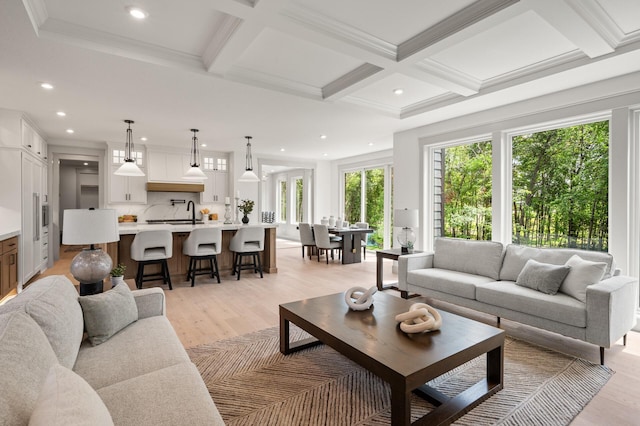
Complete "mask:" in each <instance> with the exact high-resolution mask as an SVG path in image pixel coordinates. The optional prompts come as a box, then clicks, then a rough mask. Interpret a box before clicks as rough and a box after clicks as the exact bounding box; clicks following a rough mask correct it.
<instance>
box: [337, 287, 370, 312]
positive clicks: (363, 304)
mask: <svg viewBox="0 0 640 426" xmlns="http://www.w3.org/2000/svg"><path fill="white" fill-rule="evenodd" d="M376 291H378V288H377V287H376V286H373V287H371V288H370V289H369V290H367V289H366V288H364V287H351V288H350V289H349V290H347V291H345V292H344V301H345V302H347V305H348V306H349V308H350V309H353V310H354V311H364V310H365V309H369V308H370V307H371V305H372V304H373V295H374V294H375V292H376Z"/></svg>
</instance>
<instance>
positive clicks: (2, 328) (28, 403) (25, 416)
mask: <svg viewBox="0 0 640 426" xmlns="http://www.w3.org/2000/svg"><path fill="white" fill-rule="evenodd" d="M56 364H58V358H57V357H56V354H55V352H54V351H53V349H52V348H51V344H50V343H49V340H48V339H47V336H45V334H44V332H43V331H42V329H41V328H40V326H39V325H38V324H37V323H36V321H35V320H34V319H33V318H31V317H30V316H29V315H27V314H26V313H25V312H23V311H14V312H10V313H6V314H3V315H0V365H2V373H1V374H0V423H1V424H3V425H26V424H27V423H28V422H29V417H30V416H31V412H32V411H33V409H34V407H35V406H36V401H37V400H38V394H39V393H40V389H41V388H42V386H43V384H44V382H45V379H46V378H47V375H48V374H49V370H50V369H51V367H52V366H53V365H56Z"/></svg>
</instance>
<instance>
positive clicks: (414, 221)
mask: <svg viewBox="0 0 640 426" xmlns="http://www.w3.org/2000/svg"><path fill="white" fill-rule="evenodd" d="M393 222H394V226H398V227H401V228H402V231H400V233H399V234H398V242H399V243H400V246H401V248H402V249H401V252H402V253H409V250H411V251H413V244H414V243H415V242H416V234H415V233H414V232H413V229H412V228H416V227H417V226H418V210H417V209H402V210H396V211H395V212H394V213H393Z"/></svg>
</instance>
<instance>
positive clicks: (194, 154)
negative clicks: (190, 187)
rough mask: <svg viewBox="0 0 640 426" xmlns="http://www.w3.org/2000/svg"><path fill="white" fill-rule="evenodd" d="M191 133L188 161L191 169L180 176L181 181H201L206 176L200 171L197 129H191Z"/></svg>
mask: <svg viewBox="0 0 640 426" xmlns="http://www.w3.org/2000/svg"><path fill="white" fill-rule="evenodd" d="M191 131H192V132H193V138H192V139H191V141H192V145H191V157H190V159H189V165H190V166H191V168H190V169H189V170H187V173H185V174H184V176H182V179H184V180H197V181H202V180H205V179H207V175H206V174H205V173H204V172H203V171H202V170H201V169H200V151H199V149H198V137H197V136H196V133H198V129H191Z"/></svg>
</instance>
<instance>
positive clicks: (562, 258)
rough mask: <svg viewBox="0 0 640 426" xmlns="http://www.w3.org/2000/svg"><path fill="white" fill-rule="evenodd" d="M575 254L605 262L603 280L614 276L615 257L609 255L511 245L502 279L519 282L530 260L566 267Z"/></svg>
mask: <svg viewBox="0 0 640 426" xmlns="http://www.w3.org/2000/svg"><path fill="white" fill-rule="evenodd" d="M574 254H577V255H578V256H580V257H581V258H583V259H585V260H590V261H592V262H605V263H606V264H607V268H606V270H605V273H604V277H603V279H606V278H610V277H611V276H612V270H613V267H614V266H613V256H611V255H610V254H609V253H604V252H599V251H587V250H576V249H555V248H536V247H526V246H519V245H517V244H509V245H507V248H506V250H505V254H504V261H503V263H502V269H501V270H500V279H501V280H504V281H515V280H517V279H518V275H519V274H520V272H521V271H522V268H524V265H525V264H526V263H527V260H529V259H533V260H537V261H538V262H542V263H551V264H553V265H564V264H565V263H566V262H567V260H569V259H570V258H571V256H573V255H574Z"/></svg>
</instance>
